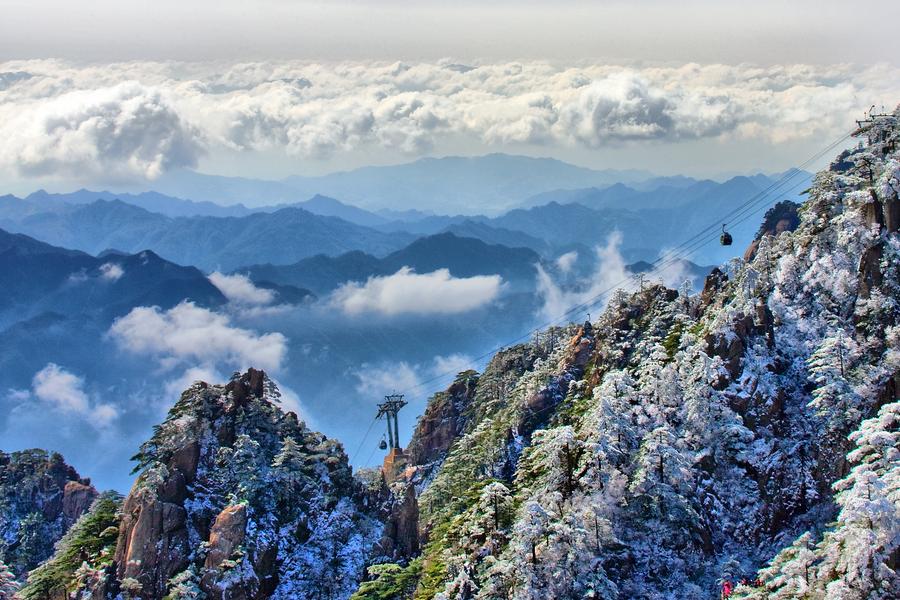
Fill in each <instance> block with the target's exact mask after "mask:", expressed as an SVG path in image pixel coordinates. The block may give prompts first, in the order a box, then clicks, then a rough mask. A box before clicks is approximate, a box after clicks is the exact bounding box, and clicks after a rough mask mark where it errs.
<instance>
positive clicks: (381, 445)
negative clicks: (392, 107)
mask: <svg viewBox="0 0 900 600" xmlns="http://www.w3.org/2000/svg"><path fill="white" fill-rule="evenodd" d="M378 449H379V450H387V442H386V441H384V438H381V441H380V442H378Z"/></svg>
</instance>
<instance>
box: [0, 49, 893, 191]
mask: <svg viewBox="0 0 900 600" xmlns="http://www.w3.org/2000/svg"><path fill="white" fill-rule="evenodd" d="M471 67H472V68H466V69H458V68H449V66H448V65H447V64H444V63H442V62H437V63H410V64H402V63H384V62H343V63H310V62H302V61H271V62H260V63H242V64H232V65H230V66H228V65H225V66H224V67H223V65H221V64H219V63H216V64H213V63H178V62H166V63H158V62H129V63H115V64H108V65H97V64H93V65H74V64H70V63H66V62H61V61H49V60H33V61H9V62H6V63H0V72H7V73H17V74H21V75H17V76H16V77H10V78H9V81H6V82H5V83H4V86H5V88H4V89H0V135H2V136H3V139H4V144H3V146H2V148H3V149H2V150H0V166H4V165H6V166H11V167H14V168H16V169H18V170H19V171H20V172H22V173H25V174H31V175H35V174H45V173H49V172H65V173H69V174H76V175H78V174H83V173H89V174H94V175H97V176H100V175H106V176H117V177H146V178H153V177H156V176H158V175H159V174H161V173H162V172H164V171H166V170H169V169H172V168H176V167H181V166H193V165H195V164H196V162H197V158H198V156H199V155H200V153H201V149H203V148H209V149H210V150H220V151H225V150H237V151H271V150H274V151H279V152H286V153H288V154H292V155H296V156H300V157H309V158H325V157H328V156H330V155H332V154H334V153H338V152H344V151H348V150H365V149H368V150H369V151H371V150H373V149H391V150H396V151H398V152H401V153H406V154H411V155H418V154H421V153H423V152H426V151H429V150H430V149H432V148H440V147H441V145H442V144H446V147H448V148H452V147H454V144H456V146H455V147H459V146H458V143H459V142H460V140H465V141H466V142H467V143H468V144H469V147H472V148H476V149H478V148H479V147H482V148H483V147H491V146H496V145H503V144H525V145H532V146H544V147H547V146H557V147H561V148H598V147H603V146H610V145H613V146H615V145H618V144H621V143H623V142H631V143H640V142H642V141H644V142H646V141H651V142H654V141H659V140H665V141H674V140H682V139H699V138H715V139H720V138H721V139H760V140H764V141H767V142H776V143H777V142H783V141H786V140H808V139H815V138H816V137H821V136H828V137H831V136H833V135H834V134H837V133H838V132H842V131H844V130H846V128H847V124H848V123H850V122H852V118H853V117H854V116H858V113H859V111H860V110H862V109H864V108H866V106H864V105H866V104H868V103H869V102H868V101H864V100H862V99H863V98H872V99H876V100H880V101H886V100H888V99H891V101H893V100H892V99H896V98H897V97H898V96H900V70H898V69H897V68H896V67H893V66H890V65H888V64H879V65H870V66H866V67H860V66H854V65H833V66H828V65H817V66H810V65H774V66H767V67H757V66H753V65H746V64H741V65H720V64H709V65H698V64H686V65H681V66H645V67H622V66H619V65H603V64H580V65H570V66H565V65H558V64H551V63H547V62H536V61H535V62H514V63H480V64H473V65H471ZM137 81H140V82H141V83H136V82H137ZM476 151H477V150H476Z"/></svg>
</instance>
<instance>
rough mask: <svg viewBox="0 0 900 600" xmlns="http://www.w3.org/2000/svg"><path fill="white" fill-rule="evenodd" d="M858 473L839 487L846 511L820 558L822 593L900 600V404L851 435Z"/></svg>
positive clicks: (823, 545) (854, 471) (851, 457)
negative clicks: (899, 557) (896, 560)
mask: <svg viewBox="0 0 900 600" xmlns="http://www.w3.org/2000/svg"><path fill="white" fill-rule="evenodd" d="M850 439H851V440H852V441H853V442H855V443H856V449H855V450H854V451H853V452H851V453H850V454H849V455H848V459H849V460H851V461H852V462H853V463H854V467H853V468H852V469H851V471H850V473H849V474H848V475H847V477H845V478H844V479H842V480H840V481H838V482H837V483H836V484H835V486H834V487H835V489H836V490H837V491H838V493H837V502H838V505H839V506H840V508H841V510H840V513H839V515H838V520H837V523H836V525H835V527H834V529H833V530H831V531H829V532H828V533H827V534H826V535H825V538H824V539H823V541H822V543H821V545H820V547H819V549H818V552H817V553H818V554H819V556H820V564H819V566H818V568H817V577H816V579H817V581H816V586H817V588H818V589H819V590H820V591H821V592H823V593H825V594H827V595H828V596H830V597H836V598H837V597H840V598H848V599H851V598H853V599H855V598H859V599H866V600H875V599H881V598H896V597H900V577H898V574H897V572H896V571H895V565H893V564H892V562H893V559H892V558H891V557H892V556H894V555H895V554H896V553H897V551H898V548H900V529H898V526H897V524H898V523H900V402H891V403H888V404H885V405H884V406H883V407H882V408H881V410H880V411H879V413H878V415H877V416H875V417H873V418H871V419H867V420H866V421H864V422H863V423H862V424H861V426H860V427H859V429H858V430H857V431H855V432H854V433H853V434H851V435H850Z"/></svg>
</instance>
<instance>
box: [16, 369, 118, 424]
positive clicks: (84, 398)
mask: <svg viewBox="0 0 900 600" xmlns="http://www.w3.org/2000/svg"><path fill="white" fill-rule="evenodd" d="M32 392H33V394H34V397H35V398H37V399H38V400H40V401H42V402H45V403H46V404H48V405H49V406H51V407H53V408H55V409H57V410H59V411H62V412H64V413H69V414H75V415H78V416H80V417H83V418H85V419H86V420H88V421H89V422H90V424H91V425H94V426H97V427H105V426H106V425H109V423H110V422H111V421H112V420H113V419H115V418H116V416H118V411H117V410H116V408H115V407H114V406H112V405H110V404H103V403H97V402H92V401H91V399H90V398H89V397H88V395H87V393H86V392H85V391H84V379H82V378H81V377H78V376H77V375H75V374H74V373H71V372H69V371H66V370H65V369H63V368H62V367H60V366H59V365H56V364H54V363H48V364H47V366H46V367H44V368H43V369H41V370H40V371H38V372H37V373H36V374H35V375H34V378H33V379H32ZM20 397H21V395H20Z"/></svg>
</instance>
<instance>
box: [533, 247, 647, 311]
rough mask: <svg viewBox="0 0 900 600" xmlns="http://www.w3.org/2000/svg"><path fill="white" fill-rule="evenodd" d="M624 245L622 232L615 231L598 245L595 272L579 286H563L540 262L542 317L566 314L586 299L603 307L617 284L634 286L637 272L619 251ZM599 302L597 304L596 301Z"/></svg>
mask: <svg viewBox="0 0 900 600" xmlns="http://www.w3.org/2000/svg"><path fill="white" fill-rule="evenodd" d="M621 245H622V234H620V233H619V232H614V233H613V234H612V235H611V236H610V237H609V239H608V240H607V242H606V245H605V246H598V247H597V248H596V249H595V251H596V253H597V263H596V268H595V270H594V273H592V274H591V275H590V277H588V278H586V280H585V281H582V282H580V285H578V286H576V288H575V289H568V288H563V287H561V286H560V285H558V284H557V283H556V282H555V281H553V278H552V277H551V276H550V274H549V273H547V272H546V271H545V270H544V269H543V268H541V267H540V266H538V275H537V292H538V295H539V296H541V298H542V299H543V305H542V307H541V316H542V318H545V319H548V320H556V319H559V318H561V317H563V316H564V315H565V314H566V313H567V312H568V311H569V310H570V309H572V308H573V307H574V306H577V305H579V304H583V303H586V302H588V303H591V304H592V305H593V306H589V307H586V308H585V309H584V311H589V310H591V308H596V307H602V306H604V305H605V304H606V301H607V299H609V297H610V295H611V294H612V291H614V290H615V289H616V288H622V289H631V288H633V287H634V275H633V274H632V273H631V272H629V271H628V269H626V268H625V267H626V265H625V259H624V258H622V255H621V254H620V253H619V247H620V246H621ZM601 295H602V297H600V298H597V297H598V296H601ZM595 302H596V304H594V303H595ZM569 318H570V320H573V319H574V320H578V319H580V318H581V316H579V315H577V314H576V315H569Z"/></svg>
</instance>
